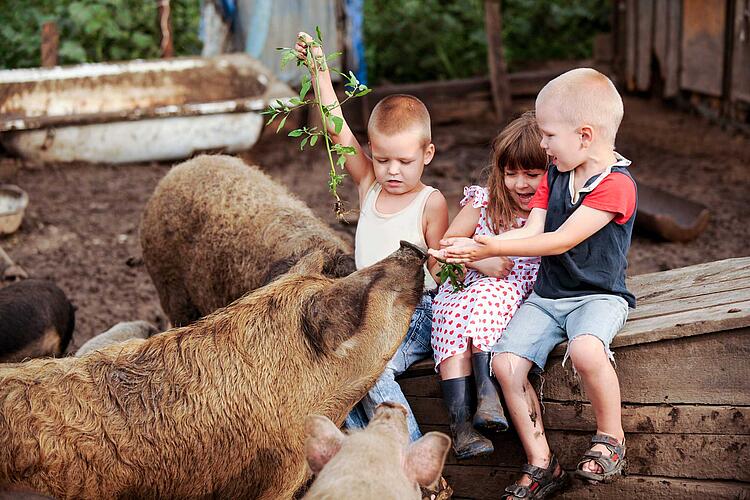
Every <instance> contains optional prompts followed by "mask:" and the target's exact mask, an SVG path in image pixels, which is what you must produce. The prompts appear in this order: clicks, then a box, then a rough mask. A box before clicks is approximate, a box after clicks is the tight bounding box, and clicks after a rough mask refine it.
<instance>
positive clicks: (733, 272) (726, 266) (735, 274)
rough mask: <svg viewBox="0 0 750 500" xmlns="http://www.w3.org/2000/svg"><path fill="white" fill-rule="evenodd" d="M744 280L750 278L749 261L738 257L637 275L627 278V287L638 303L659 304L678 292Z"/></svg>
mask: <svg viewBox="0 0 750 500" xmlns="http://www.w3.org/2000/svg"><path fill="white" fill-rule="evenodd" d="M747 277H750V257H740V258H733V259H724V260H719V261H714V262H705V263H703V264H696V265H694V266H688V267H681V268H678V269H671V270H669V271H661V272H656V273H648V274H640V275H638V276H633V277H631V278H629V279H628V280H627V284H628V288H629V289H630V290H631V291H632V292H633V293H634V294H635V296H636V297H637V298H638V301H639V302H646V301H653V300H655V299H656V300H658V299H659V296H660V295H661V294H664V293H668V292H669V291H670V290H675V289H678V288H680V289H682V288H695V287H700V286H702V285H706V284H710V283H725V282H728V281H731V280H735V279H738V278H747Z"/></svg>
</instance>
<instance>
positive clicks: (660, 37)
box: [653, 0, 669, 81]
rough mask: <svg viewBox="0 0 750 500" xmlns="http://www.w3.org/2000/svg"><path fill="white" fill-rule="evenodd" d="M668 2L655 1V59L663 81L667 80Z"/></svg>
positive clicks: (665, 0) (667, 0)
mask: <svg viewBox="0 0 750 500" xmlns="http://www.w3.org/2000/svg"><path fill="white" fill-rule="evenodd" d="M668 2H669V0H655V1H654V30H653V31H654V41H653V46H654V57H655V58H656V61H657V62H658V63H659V77H660V78H661V80H662V81H664V80H666V78H667V73H666V66H667V38H668V36H669V29H668V17H667V15H668V12H669V10H668V9H669V5H667V4H668Z"/></svg>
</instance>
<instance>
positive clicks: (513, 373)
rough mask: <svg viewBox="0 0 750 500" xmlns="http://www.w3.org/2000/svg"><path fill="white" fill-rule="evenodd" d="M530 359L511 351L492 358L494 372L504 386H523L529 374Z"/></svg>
mask: <svg viewBox="0 0 750 500" xmlns="http://www.w3.org/2000/svg"><path fill="white" fill-rule="evenodd" d="M530 369H531V366H530V365H529V361H528V360H526V359H524V358H522V357H521V356H518V355H517V354H513V353H510V352H502V353H500V354H496V355H495V356H494V357H493V358H492V373H493V374H494V375H495V378H496V379H497V381H498V382H499V383H500V385H501V386H503V387H512V386H514V385H517V386H519V387H520V386H521V385H523V382H524V381H525V380H526V378H527V377H528V375H529V370H530Z"/></svg>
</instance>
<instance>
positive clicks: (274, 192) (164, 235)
mask: <svg viewBox="0 0 750 500" xmlns="http://www.w3.org/2000/svg"><path fill="white" fill-rule="evenodd" d="M301 175H304V174H301ZM141 246H142V247H143V259H144V262H145V264H146V268H147V269H148V272H149V274H150V275H151V279H152V280H153V282H154V285H156V290H157V291H158V292H159V299H160V301H161V305H162V308H163V309H164V311H165V312H166V313H167V316H169V319H170V320H171V321H172V324H174V325H179V326H184V325H187V324H189V323H190V322H191V321H195V320H196V319H198V318H200V317H202V316H205V315H206V314H208V313H210V312H212V311H214V310H216V309H218V308H219V307H223V306H225V305H227V304H229V303H230V302H231V301H233V300H235V299H236V298H238V297H240V296H242V295H243V294H245V293H247V292H248V291H250V290H254V289H256V288H259V287H260V286H263V285H264V284H266V283H268V282H269V281H271V280H273V279H274V278H276V277H278V276H280V275H281V274H283V273H284V272H286V271H288V270H289V268H290V267H292V266H293V265H294V264H295V263H296V262H297V261H298V260H299V259H300V258H301V257H302V256H304V255H306V254H308V253H310V252H311V251H314V250H321V251H322V252H323V253H324V254H325V256H326V261H325V264H324V269H323V271H324V274H326V275H327V276H332V277H341V276H346V275H348V274H350V273H352V272H353V271H354V268H355V266H354V258H353V256H352V248H351V246H350V245H349V244H348V243H346V242H345V241H344V240H343V239H342V238H341V237H340V236H338V235H337V234H336V233H335V232H334V231H333V230H332V229H331V228H330V227H328V226H327V225H326V224H325V223H323V221H321V220H320V219H319V218H317V217H316V216H315V215H314V214H313V213H312V211H311V210H310V209H309V208H308V207H307V206H306V205H305V204H304V203H302V202H301V201H300V200H299V199H297V198H296V197H295V196H293V195H292V194H291V193H290V192H289V191H288V190H287V189H286V188H284V187H283V186H282V185H280V184H278V183H276V182H274V181H273V180H272V179H271V178H270V177H268V176H267V175H266V174H264V173H263V172H261V171H260V170H259V169H258V168H257V167H253V166H248V165H246V164H245V163H244V162H242V160H240V159H238V158H234V157H231V156H222V155H215V156H209V155H202V156H198V157H196V158H193V159H192V160H189V161H186V162H184V163H181V164H179V165H176V166H175V167H174V168H172V170H170V171H169V173H168V174H167V175H166V176H165V177H164V178H163V179H162V180H161V181H160V182H159V184H158V185H157V186H156V190H155V191H154V194H153V195H152V197H151V199H150V200H149V202H148V203H147V205H146V208H145V210H144V213H143V218H142V221H141Z"/></svg>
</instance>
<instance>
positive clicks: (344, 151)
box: [263, 27, 371, 220]
mask: <svg viewBox="0 0 750 500" xmlns="http://www.w3.org/2000/svg"><path fill="white" fill-rule="evenodd" d="M315 33H316V35H317V36H316V38H315V39H313V40H309V41H307V57H306V58H305V60H304V61H302V60H300V59H298V58H297V53H296V51H295V50H294V49H293V48H286V47H282V48H279V49H277V50H280V51H282V55H281V67H282V68H283V67H284V66H286V65H287V64H289V63H290V62H291V61H293V60H296V61H297V66H301V65H305V66H307V67H308V68H309V70H310V73H311V74H314V75H317V73H318V72H319V71H326V70H328V69H329V68H328V61H330V60H332V59H334V58H336V57H338V56H340V55H341V52H335V53H332V54H329V55H327V56H317V57H316V56H314V55H313V48H315V47H320V48H322V47H323V35H322V34H321V33H320V28H319V27H316V28H315ZM330 71H333V72H335V73H338V74H339V75H341V76H342V77H343V78H344V80H345V81H346V83H345V84H344V85H345V91H344V93H345V94H346V99H344V100H343V101H341V102H339V103H334V104H323V103H322V102H321V101H320V99H319V98H318V97H317V96H319V95H320V92H319V90H320V89H319V87H318V85H319V84H318V79H317V78H310V75H308V74H305V75H304V76H303V77H302V80H301V82H300V91H299V96H297V97H293V98H291V99H290V100H289V102H288V103H283V102H282V101H280V100H277V101H276V103H275V104H272V105H271V106H269V107H268V109H267V110H265V111H264V112H263V114H264V115H269V116H270V118H269V119H268V121H267V122H266V126H268V125H270V124H271V123H272V122H273V121H274V120H275V119H276V117H278V116H280V115H283V118H282V119H281V121H280V122H279V125H278V126H277V127H276V132H277V133H278V132H279V130H281V129H282V128H283V127H284V124H285V123H286V119H287V118H288V117H289V113H291V112H292V111H294V110H295V109H299V108H301V107H303V106H307V105H311V106H315V107H316V108H317V109H318V113H319V114H320V117H321V121H322V123H323V124H324V125H323V127H321V129H318V128H317V127H310V128H308V127H302V128H298V129H295V130H292V131H291V132H289V134H288V135H289V136H290V137H301V138H302V139H301V141H300V149H301V150H302V149H304V148H305V146H307V145H308V144H309V145H310V146H311V147H313V146H315V144H317V142H318V140H319V139H320V138H321V137H322V138H323V141H322V142H323V143H325V148H326V153H327V154H328V163H329V164H330V170H329V172H328V189H329V190H330V191H331V193H332V194H333V196H334V197H335V198H336V202H335V210H336V217H337V218H338V219H339V220H343V219H344V215H345V213H346V212H345V210H344V207H343V202H342V201H341V198H340V197H339V195H338V192H337V189H338V187H339V185H340V184H341V183H342V182H343V180H344V177H346V174H345V173H343V172H340V171H341V170H344V164H345V163H346V157H347V156H353V155H355V154H357V151H356V149H354V148H353V147H351V146H342V145H341V144H334V142H333V140H332V139H331V136H330V134H329V132H328V127H329V126H330V127H332V128H333V130H334V132H335V133H336V134H339V133H341V128H342V127H343V126H344V120H343V119H342V118H341V117H339V116H335V115H333V114H331V111H333V110H334V109H336V108H339V107H341V106H342V105H343V104H344V103H345V102H347V101H348V100H350V99H353V98H355V97H361V96H363V95H366V94H369V93H370V91H371V89H369V88H368V87H367V86H366V85H364V84H362V83H360V82H359V80H358V79H357V77H356V76H355V75H354V73H352V72H351V71H350V72H349V74H344V73H342V72H340V71H338V70H335V69H333V68H330ZM313 85H314V86H315V88H314V94H315V96H316V98H313V99H307V95H308V93H309V92H310V89H311V88H312V86H313ZM334 154H335V155H336V161H335V162H334V160H333V155H334ZM336 167H338V168H339V171H337V170H336Z"/></svg>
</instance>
